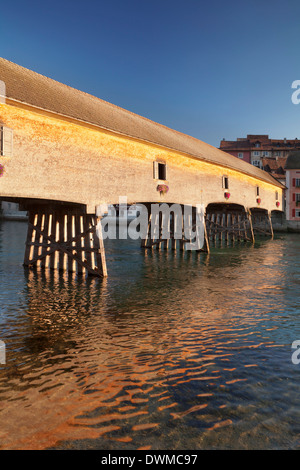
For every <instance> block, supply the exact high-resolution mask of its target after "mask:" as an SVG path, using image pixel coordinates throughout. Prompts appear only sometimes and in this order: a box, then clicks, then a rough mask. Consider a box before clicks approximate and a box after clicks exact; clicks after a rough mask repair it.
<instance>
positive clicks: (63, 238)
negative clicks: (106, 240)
mask: <svg viewBox="0 0 300 470" xmlns="http://www.w3.org/2000/svg"><path fill="white" fill-rule="evenodd" d="M97 229H98V230H97ZM98 235H100V238H101V240H100V239H99V238H98ZM24 265H25V266H37V267H42V268H47V267H49V268H51V269H59V270H61V271H66V270H68V271H70V272H74V271H77V273H78V274H85V273H87V274H88V275H91V276H99V277H102V276H106V275H107V268H106V262H105V252H104V245H103V239H102V227H101V224H98V227H97V218H96V216H95V215H90V214H84V213H78V212H74V213H72V212H70V211H64V210H62V209H56V210H51V212H48V211H47V210H46V209H45V208H44V209H43V208H41V207H39V208H36V209H34V208H31V209H30V210H29V220H28V231H27V239H26V247H25V255H24Z"/></svg>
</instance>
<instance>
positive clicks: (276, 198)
mask: <svg viewBox="0 0 300 470" xmlns="http://www.w3.org/2000/svg"><path fill="white" fill-rule="evenodd" d="M278 199H279V195H278V191H276V192H275V200H276V201H278Z"/></svg>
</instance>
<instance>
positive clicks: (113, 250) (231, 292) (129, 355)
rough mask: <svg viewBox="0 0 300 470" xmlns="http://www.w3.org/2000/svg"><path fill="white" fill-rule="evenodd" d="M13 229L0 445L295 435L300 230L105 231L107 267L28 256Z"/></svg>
mask: <svg viewBox="0 0 300 470" xmlns="http://www.w3.org/2000/svg"><path fill="white" fill-rule="evenodd" d="M10 231H11V233H10ZM12 232H13V230H12V229H11V228H10V229H9V230H8V231H7V230H5V231H2V232H1V226H0V261H1V265H0V276H1V285H2V295H1V297H2V301H1V310H0V312H1V313H0V326H1V339H4V340H5V342H6V344H7V358H8V360H7V364H6V365H3V366H1V365H0V400H1V401H0V419H1V430H0V438H1V446H2V448H3V449H10V448H17V449H18V448H19V449H21V448H24V449H30V448H35V449H38V448H41V449H43V448H60V449H61V448H84V449H88V448H93V449H96V448H99V449H137V448H140V449H141V448H151V449H201V448H297V447H299V442H298V438H297V426H298V422H299V417H300V416H299V408H298V390H299V385H300V380H299V370H297V367H296V366H295V365H293V364H292V362H291V343H292V341H293V340H294V339H297V334H298V336H300V331H299V321H298V294H297V292H298V289H299V282H300V259H299V255H298V253H299V251H298V250H299V239H298V238H297V237H295V236H291V237H289V236H285V235H284V236H280V237H276V239H275V240H274V241H270V240H262V241H259V242H258V243H257V244H256V245H255V246H251V245H245V246H244V245H242V244H240V245H237V246H236V247H234V248H231V249H225V248H224V249H223V248H216V249H213V250H212V251H211V254H210V255H209V256H207V255H205V254H199V253H198V254H196V253H189V252H187V253H180V252H178V253H172V252H163V251H162V252H160V251H156V250H153V252H146V253H145V252H144V251H142V250H141V249H140V247H139V244H138V242H134V241H132V240H119V241H114V240H107V241H106V242H105V244H106V254H107V261H108V271H109V277H108V279H104V280H102V279H93V278H82V277H81V278H80V277H76V276H75V275H71V274H67V273H64V274H59V273H56V272H50V271H38V270H31V269H29V270H28V269H23V267H22V266H21V263H22V256H23V246H24V245H23V246H22V250H20V249H19V243H20V240H22V239H23V236H24V233H22V230H21V229H18V233H16V232H14V233H12ZM298 339H299V338H298Z"/></svg>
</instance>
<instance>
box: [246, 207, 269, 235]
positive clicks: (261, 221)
mask: <svg viewBox="0 0 300 470" xmlns="http://www.w3.org/2000/svg"><path fill="white" fill-rule="evenodd" d="M251 215H252V220H253V231H254V232H255V233H256V234H257V235H264V236H267V237H271V238H273V237H274V232H273V225H272V220H271V215H270V213H269V212H268V211H266V210H263V209H251Z"/></svg>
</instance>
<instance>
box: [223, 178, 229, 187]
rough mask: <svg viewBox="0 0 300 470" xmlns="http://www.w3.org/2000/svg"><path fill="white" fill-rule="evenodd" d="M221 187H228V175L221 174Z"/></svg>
mask: <svg viewBox="0 0 300 470" xmlns="http://www.w3.org/2000/svg"><path fill="white" fill-rule="evenodd" d="M222 187H223V189H229V179H228V176H223V180H222Z"/></svg>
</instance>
